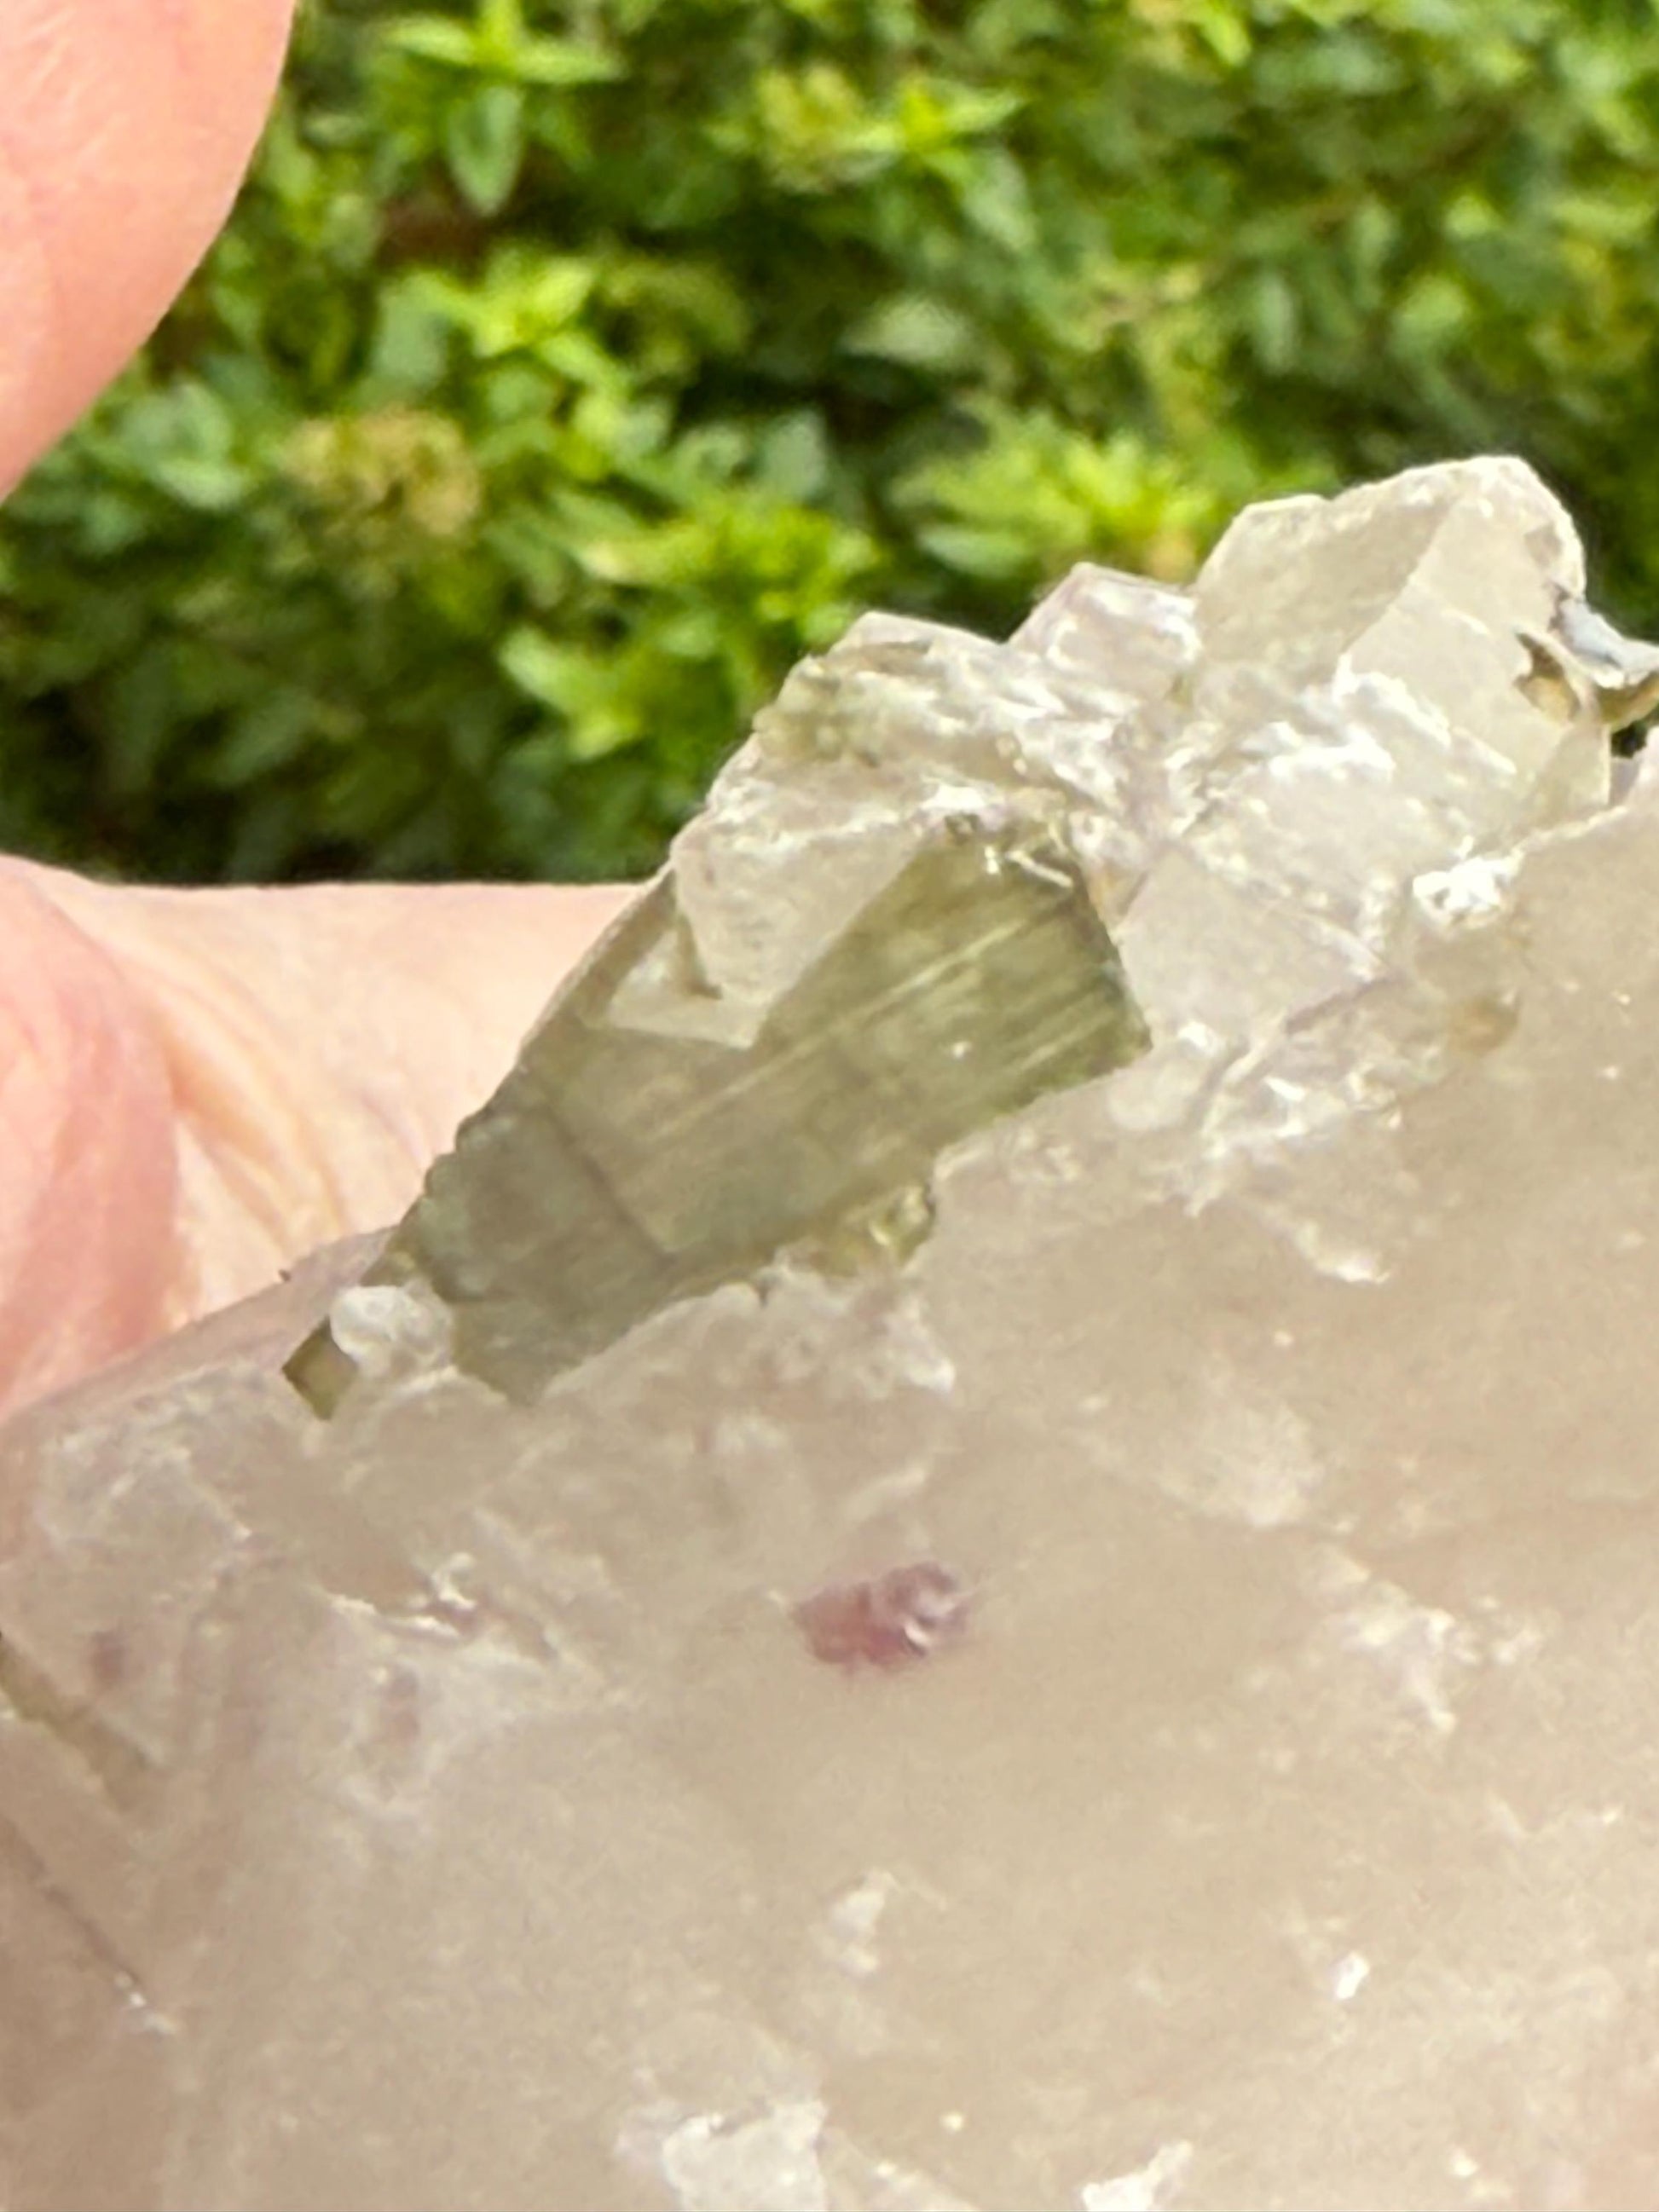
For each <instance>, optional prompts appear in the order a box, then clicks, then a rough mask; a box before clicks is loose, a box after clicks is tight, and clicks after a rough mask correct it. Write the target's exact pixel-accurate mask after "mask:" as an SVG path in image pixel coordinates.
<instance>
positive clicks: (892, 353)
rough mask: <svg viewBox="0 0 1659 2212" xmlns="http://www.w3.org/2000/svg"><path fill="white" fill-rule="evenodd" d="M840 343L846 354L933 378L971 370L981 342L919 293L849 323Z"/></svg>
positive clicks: (963, 320) (951, 311)
mask: <svg viewBox="0 0 1659 2212" xmlns="http://www.w3.org/2000/svg"><path fill="white" fill-rule="evenodd" d="M842 343H843V344H844V345H845V346H846V348H847V350H848V352H849V353H863V354H874V355H877V356H879V357H880V358H881V359H882V360H883V361H896V362H903V364H904V366H905V367H906V368H918V369H925V370H927V371H928V372H930V373H931V374H934V375H950V374H961V373H963V372H965V371H966V370H968V369H969V368H972V367H973V366H974V365H975V362H976V361H977V360H978V359H979V357H980V354H981V348H982V344H983V341H982V340H981V337H980V336H979V333H978V332H977V331H975V328H974V326H973V325H972V323H971V322H970V321H969V319H968V318H967V317H966V316H965V315H963V314H961V313H958V312H957V309H956V308H954V307H950V306H948V305H947V304H946V303H945V301H942V300H937V299H931V298H929V297H928V295H927V294H926V293H922V292H901V293H898V294H896V295H895V296H894V297H893V298H892V299H890V300H884V301H882V303H881V305H880V306H879V307H874V308H872V310H871V312H870V313H868V314H867V315H866V316H864V317H863V318H862V319H860V321H858V322H857V323H855V324H854V325H853V327H852V329H851V330H849V331H848V333H847V336H846V337H845V338H844V340H843V341H842Z"/></svg>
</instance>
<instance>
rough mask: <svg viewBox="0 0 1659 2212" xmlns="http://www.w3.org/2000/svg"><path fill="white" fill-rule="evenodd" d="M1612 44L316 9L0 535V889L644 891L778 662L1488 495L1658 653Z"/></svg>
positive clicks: (1595, 20) (934, 11) (825, 11)
mask: <svg viewBox="0 0 1659 2212" xmlns="http://www.w3.org/2000/svg"><path fill="white" fill-rule="evenodd" d="M1656 419H1659V15H1656V9H1655V7H1654V5H1653V4H1652V0H448V4H442V0H432V4H429V5H428V6H426V7H425V8H420V7H418V6H416V5H413V4H393V0H317V4H315V5H313V7H312V8H311V9H310V10H309V12H308V13H307V15H305V17H304V20H303V21H302V23H301V29H300V33H299V36H298V40H297V45H296V48H295V55H294V58H293V61H292V64H291V67H290V70H289V81H288V85H287V89H286V91H285V94H284V97H283V104H282V106H281V108H280V110H279V112H278V113H277V114H276V118H275V119H274V121H273V123H272V125H271V127H270V131H269V134H268V136H267V137H266V140H265V143H264V149H263V152H262V154H261V156H260V159H259V161H258V167H257V170H256V173H255V175H254V178H253V180H252V183H251V185H250V186H249V188H248V190H247V191H246V194H245V196H244V197H243V200H242V203H241V205H240V210H239V211H238V213H237V216H236V218H235V220H234V223H233V225H232V227H231V228H230V230H229V232H228V234H227V235H226V236H225V238H224V239H223V240H222V242H221V244H220V246H219V247H218V248H217V250H216V252H215V253H214V255H213V257H212V258H211V260H210V263H209V264H208V265H207V266H206V268H205V269H204V270H203V271H202V272H201V274H200V276H198V277H197V280H196V282H195V283H193V284H192V286H191V289H190V291H189V293H188V294H187V295H186V296H185V299H184V300H183V301H182V302H181V303H180V305H179V307H178V309H177V311H176V312H175V313H174V314H173V316H172V318H171V319H170V320H169V321H168V323H167V325H166V326H165V327H164V328H163V330H162V331H161V333H160V334H159V335H158V337H156V339H155V342H154V343H153V344H152V345H151V346H150V348H149V350H148V352H147V354H146V355H145V356H144V357H143V360H142V361H141V362H139V363H138V364H137V366H136V367H135V368H133V370H132V371H131V374H128V375H127V376H126V377H125V380H123V382H122V383H121V384H120V386H118V389H116V390H115V391H114V392H112V393H111V394H110V395H109V396H108V397H107V398H106V400H105V402H104V403H103V404H101V406H100V408H99V410H97V412H96V414H95V416H94V418H93V419H91V420H90V421H89V422H88V423H87V424H86V425H85V426H84V427H83V428H82V430H81V432H80V433H79V434H78V435H76V437H75V438H74V439H73V440H72V441H70V443H69V444H68V445H67V446H65V447H64V448H62V449H61V450H60V451H59V452H58V453H57V454H56V455H55V456H54V457H53V458H52V459H50V460H49V461H47V462H46V464H44V465H42V466H41V467H40V469H39V470H38V471H36V472H35V474H34V475H33V477H32V478H31V479H30V480H29V481H28V483H27V484H26V485H25V486H24V488H23V489H21V491H20V492H19V493H18V494H17V495H16V496H15V500H14V501H12V503H11V504H10V506H9V508H8V509H7V510H6V512H5V513H4V516H3V518H0V745H3V763H0V765H3V773H0V843H3V844H7V845H10V846H12V847H22V848H27V849H32V850H35V851H39V852H44V853H48V854H58V855H62V856H65V857H70V858H74V859H76V860H82V861H86V862H90V863H92V864H94V865H104V866H113V867H117V868H119V869H122V870H127V871H132V872H141V873H148V874H152V875H161V876H173V877H186V878H222V877H229V878H248V877H258V876H273V875H290V874H296V875H312V874H316V873H319V872H342V873H349V874H359V873H394V872H395V873H401V874H415V875H422V874H433V875H440V874H441V875H448V874H455V873H481V874H488V875H500V874H516V873H525V872H540V873H554V874H567V875H574V876H594V875H604V874H609V873H611V872H617V871H625V872H638V871H641V870H642V869H644V868H646V867H647V866H649V865H650V864H651V863H652V862H653V860H654V859H655V858H656V856H657V854H659V851H660V848H661V845H662V842H663V840H664V838H665V836H666V835H667V834H668V833H669V832H670V831H671V829H672V828H673V827H674V825H675V824H676V823H678V821H679V820H680V819H682V818H683V817H684V814H685V812H686V811H687V810H688V809H689V808H690V806H691V805H694V804H695V802H696V798H697V796H698V794H699V793H700V792H701V790H702V787H703V786H704V785H705V783H706V782H707V781H708V776H709V775H710V774H711V772H712V770H713V769H714V767H715V766H716V764H717V763H718V762H719V761H720V757H721V756H722V755H723V754H724V752H725V751H726V750H727V749H728V748H729V747H730V745H731V744H732V743H733V742H734V740H735V738H737V737H738V734H740V732H741V730H742V728H743V726H744V722H745V720H746V718H747V717H748V716H749V714H750V713H751V712H752V710H753V709H754V708H755V707H756V705H757V703H758V702H760V701H761V700H762V699H763V697H764V696H765V695H766V694H767V693H768V692H769V690H770V689H771V688H772V687H773V686H774V685H775V684H776V682H777V680H778V678H779V677H780V676H781V673H782V671H783V670H784V669H785V668H786V666H787V665H788V664H789V662H790V661H791V660H792V659H794V658H796V657H797V656H799V654H800V653H803V652H805V651H809V650H811V648H813V647H819V646H822V645H823V644H825V643H826V642H827V641H829V640H830V639H831V638H833V637H834V636H835V635H836V634H837V633H838V631H839V630H840V629H842V627H843V626H844V625H845V623H847V622H848V619H849V618H850V617H852V616H853V615H854V613H855V612H856V611H858V610H859V609H860V607H862V606H864V605H867V604H869V603H872V602H879V603H881V604H884V605H891V606H898V607H904V608H908V609H913V610H916V611H924V612H928V613H933V614H936V615H940V616H945V617H950V618H952V619H956V620H959V621H963V622H966V623H973V624H976V625H984V626H988V627H990V628H993V629H995V628H999V627H1006V626H1007V625H1010V624H1012V623H1013V622H1014V621H1016V620H1017V619H1018V616H1019V614H1020V612H1021V611H1022V609H1023V608H1024V605H1026V604H1027V603H1028V601H1029V600H1030V597H1031V596H1032V595H1033V594H1034V593H1035V592H1037V591H1038V590H1039V589H1040V588H1041V587H1042V586H1043V585H1044V584H1045V583H1046V582H1047V581H1048V580H1051V579H1053V578H1054V577H1055V576H1056V575H1058V574H1060V573H1061V572H1062V571H1063V570H1064V569H1065V568H1066V566H1067V565H1068V564H1069V563H1070V562H1073V561H1074V560H1076V559H1077V558H1079V557H1080V556H1085V555H1086V556H1093V557H1095V558H1097V559H1102V560H1105V561H1109V562H1120V563H1123V564H1126V565H1130V566H1135V567H1146V568H1151V569H1152V570H1153V571H1155V572H1157V573H1159V574H1182V573H1184V572H1186V571H1188V569H1190V568H1191V567H1192V565H1193V564H1194V561H1195V560H1196V558H1197V557H1198V556H1199V555H1200V552H1201V550H1202V549H1203V548H1204V546H1205V544H1206V542H1207V541H1208V540H1209V539H1210V538H1212V535H1213V534H1214V532H1216V530H1217V529H1218V527H1219V526H1220V524H1221V523H1222V522H1223V521H1224V520H1225V517H1226V516H1227V514H1228V513H1230V512H1231V510H1232V509H1233V508H1234V507H1236V506H1237V505H1238V504H1239V503H1240V502H1241V501H1243V500H1246V499H1248V498H1250V497H1253V496H1256V495H1262V494H1266V493H1272V492H1274V491H1279V490H1284V489H1291V488H1297V487H1307V486H1312V487H1323V486H1327V485H1329V484H1332V483H1336V482H1338V481H1340V480H1342V479H1346V478H1350V477H1355V476H1358V475H1369V474H1376V473H1378V472H1381V471H1386V470H1388V469H1390V468H1393V467H1395V466H1398V465H1403V464H1404V463H1406V462H1408V461H1411V460H1416V459H1428V458H1431V457H1435V456H1437V455H1443V454H1446V453H1457V452H1465V451H1470V450H1475V449H1479V448H1482V447H1503V448H1509V449H1514V450H1519V451H1522V452H1523V453H1526V454H1527V455H1528V457H1529V458H1530V459H1533V460H1534V462H1536V463H1537V464H1538V465H1540V466H1541V468H1543V469H1544V470H1545V471H1546V472H1547V474H1548V475H1549V476H1551V477H1552V478H1553V480H1554V482H1555V483H1557V485H1558V487H1559V489H1562V490H1563V491H1564V492H1565V494H1566V495H1567V496H1568V497H1569V498H1570V500H1571V501H1572V502H1573V503H1574V504H1575V506H1576V507H1577V509H1578V510H1579V512H1580V513H1581V514H1583V516H1584V517H1585V518H1586V519H1587V520H1589V524H1590V526H1591V534H1592V538H1593V541H1594V545H1595V554H1596V556H1597V559H1598V563H1599V568H1600V572H1601V578H1602V581H1603V585H1604V586H1605V587H1610V597H1611V600H1612V604H1613V607H1614V609H1615V611H1620V612H1622V613H1624V614H1626V616H1627V617H1628V616H1634V617H1636V618H1637V619H1638V621H1639V620H1640V619H1641V618H1642V617H1644V615H1645V617H1646V618H1647V620H1648V623H1649V625H1650V627H1651V626H1652V625H1653V622H1654V614H1655V608H1656V603H1659V471H1656V470H1655V469H1654V468H1653V467H1652V466H1651V465H1650V463H1649V459H1648V448H1647V445H1646V430H1645V427H1644V426H1645V425H1646V424H1647V423H1649V422H1652V421H1655V420H1656Z"/></svg>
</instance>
